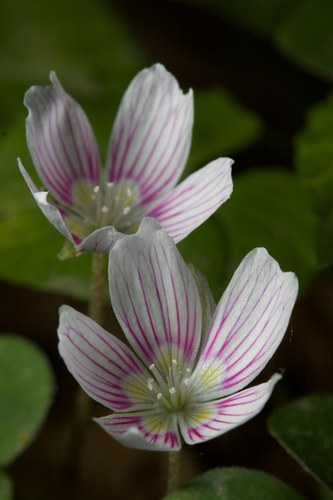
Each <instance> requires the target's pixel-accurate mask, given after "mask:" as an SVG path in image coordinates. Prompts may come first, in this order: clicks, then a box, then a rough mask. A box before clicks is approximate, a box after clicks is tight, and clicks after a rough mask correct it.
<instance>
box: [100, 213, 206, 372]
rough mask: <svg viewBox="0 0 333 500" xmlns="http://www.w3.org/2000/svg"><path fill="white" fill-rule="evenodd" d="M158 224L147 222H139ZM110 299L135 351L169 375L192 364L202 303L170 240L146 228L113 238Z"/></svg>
mask: <svg viewBox="0 0 333 500" xmlns="http://www.w3.org/2000/svg"><path fill="white" fill-rule="evenodd" d="M154 225H155V226H156V223H154V222H152V221H150V220H149V219H148V220H146V219H145V222H144V224H143V225H142V228H143V230H144V229H145V227H147V226H153V227H154ZM109 284H110V295H111V302H112V305H113V308H114V311H115V314H116V316H117V318H118V321H119V322H120V324H121V326H122V328H123V330H124V332H125V335H126V336H127V338H128V340H129V342H130V343H131V345H132V347H133V349H134V351H135V352H137V353H138V355H139V356H140V357H141V359H143V360H144V362H145V363H146V364H147V365H148V366H149V365H151V364H154V365H155V366H156V368H157V369H158V370H159V371H160V372H163V373H164V374H168V370H169V368H170V367H171V365H172V364H174V363H176V364H177V366H178V369H179V370H180V369H181V368H182V367H183V364H184V363H185V364H186V365H187V366H189V365H192V363H193V361H194V359H195V357H196V354H197V351H198V347H199V344H200V338H201V304H200V299H199V295H198V291H197V287H196V284H195V281H194V279H193V276H192V275H191V273H190V271H189V270H188V268H187V266H186V264H185V262H184V261H183V259H182V257H181V256H180V254H179V252H178V250H177V248H176V246H175V244H174V242H173V240H172V239H171V238H170V237H169V236H167V235H166V234H165V233H164V232H163V231H161V230H159V231H154V232H149V231H147V230H145V231H143V232H142V233H140V231H139V232H138V233H137V235H134V236H130V237H127V238H124V239H122V240H120V241H118V242H117V244H116V245H115V247H114V248H113V250H112V251H111V253H110V264H109Z"/></svg>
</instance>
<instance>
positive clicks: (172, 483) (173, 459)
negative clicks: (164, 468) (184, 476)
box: [167, 451, 181, 494]
mask: <svg viewBox="0 0 333 500" xmlns="http://www.w3.org/2000/svg"><path fill="white" fill-rule="evenodd" d="M180 466H181V452H180V451H170V453H169V470H168V483H167V494H169V493H172V492H173V491H175V490H176V489H177V488H179V486H180Z"/></svg>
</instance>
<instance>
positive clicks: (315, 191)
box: [295, 94, 333, 267]
mask: <svg viewBox="0 0 333 500" xmlns="http://www.w3.org/2000/svg"><path fill="white" fill-rule="evenodd" d="M295 163H296V167H297V174H298V177H299V179H300V182H301V183H302V185H303V186H304V188H305V189H306V190H307V191H308V193H309V195H310V197H311V200H312V202H313V206H314V208H315V210H316V212H317V213H318V215H319V216H320V226H319V228H318V261H319V266H320V267H325V266H329V265H332V264H333V253H332V246H333V197H332V193H333V94H330V95H329V97H328V98H327V99H326V100H325V101H324V102H321V103H319V104H317V105H315V106H314V107H313V108H312V109H311V110H310V112H309V114H308V117H307V120H306V124H305V127H304V129H303V130H302V131H301V132H300V134H299V135H298V137H297V139H296V149H295Z"/></svg>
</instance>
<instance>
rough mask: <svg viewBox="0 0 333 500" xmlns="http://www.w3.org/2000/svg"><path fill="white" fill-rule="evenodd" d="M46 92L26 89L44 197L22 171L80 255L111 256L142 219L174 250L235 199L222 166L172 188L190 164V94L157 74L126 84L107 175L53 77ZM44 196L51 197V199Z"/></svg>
mask: <svg viewBox="0 0 333 500" xmlns="http://www.w3.org/2000/svg"><path fill="white" fill-rule="evenodd" d="M50 79H51V82H52V85H51V86H48V87H39V86H34V87H31V88H30V89H29V90H28V91H27V93H26V95H25V100H24V103H25V105H26V106H27V108H28V109H29V114H28V117H27V121H26V129H27V142H28V147H29V150H30V154H31V156H32V159H33V161H34V164H35V167H36V170H37V172H38V174H39V176H40V178H41V180H42V182H43V183H44V185H45V187H46V189H47V191H40V190H38V189H37V187H36V186H35V184H34V183H33V181H32V180H31V178H30V177H29V175H28V173H27V172H26V170H25V168H24V167H23V165H22V164H21V162H20V161H19V166H20V169H21V172H22V174H23V176H24V178H25V180H26V182H27V184H28V186H29V188H30V190H31V192H32V194H33V196H34V198H35V200H36V202H37V204H38V205H39V207H40V208H41V210H42V211H43V212H44V214H45V216H46V217H47V218H48V220H49V221H50V222H51V224H53V225H54V226H55V227H56V228H57V229H58V230H59V231H60V232H61V233H62V234H63V235H64V236H65V237H66V238H67V239H68V240H69V241H70V242H72V243H73V244H74V245H75V246H76V248H77V250H79V251H80V250H83V251H84V250H86V251H93V252H108V251H109V250H110V249H111V248H112V246H113V245H114V243H115V242H116V241H117V240H118V239H120V238H122V237H123V236H124V234H133V233H135V232H136V231H137V229H138V227H139V225H140V222H141V220H142V218H143V217H144V216H149V217H154V218H156V219H157V220H158V221H159V222H160V224H161V225H162V227H163V228H164V229H165V230H166V231H167V232H168V234H169V235H170V236H171V237H172V238H173V239H174V240H175V241H176V242H178V241H180V240H181V239H183V238H184V237H185V236H186V235H187V234H189V233H190V232H191V231H192V230H193V229H195V228H196V227H197V226H199V225H200V224H201V223H202V222H204V221H205V220H206V219H207V218H208V217H209V216H210V215H211V214H212V213H213V212H214V211H215V210H216V209H217V208H218V207H219V206H220V205H221V204H222V203H223V202H224V201H226V200H227V199H228V198H229V196H230V194H231V191H232V181H231V165H232V160H230V159H229V158H219V159H217V160H215V161H212V162H211V163H209V164H208V165H207V166H206V167H204V168H202V169H200V170H198V171H197V172H195V173H194V174H192V175H190V176H189V177H188V178H187V179H186V180H185V181H183V182H182V183H180V184H179V185H178V186H177V187H175V185H176V183H177V182H178V180H179V178H180V176H181V175H182V172H183V170H184V166H185V163H186V160H187V158H188V154H189V149H190V144H191V136H192V126H193V95H192V91H191V90H190V91H189V92H188V94H186V95H185V94H183V92H182V91H181V90H180V88H179V85H178V83H177V81H176V79H175V78H174V77H173V76H172V75H171V74H170V73H169V72H168V71H167V70H166V69H165V68H164V67H163V66H162V65H161V64H156V65H154V66H152V67H151V68H149V69H145V70H143V71H141V72H140V73H139V74H138V75H137V76H136V77H135V78H134V80H133V81H132V82H131V84H130V85H129V87H128V89H127V91H126V93H125V95H124V97H123V100H122V102H121V105H120V108H119V111H118V114H117V117H116V120H115V123H114V127H113V130H112V134H111V138H110V143H109V148H108V154H107V161H106V169H105V170H102V169H101V167H100V159H99V152H98V147H97V143H96V139H95V136H94V133H93V131H92V128H91V126H90V123H89V121H88V119H87V117H86V115H85V113H84V111H83V110H82V108H81V107H80V106H79V104H77V103H76V102H75V101H74V99H73V98H72V97H70V96H69V95H68V94H67V93H66V92H65V91H64V89H63V87H62V86H61V84H60V83H59V81H58V79H57V77H56V75H55V73H54V72H52V73H51V74H50ZM48 194H50V197H49V196H48Z"/></svg>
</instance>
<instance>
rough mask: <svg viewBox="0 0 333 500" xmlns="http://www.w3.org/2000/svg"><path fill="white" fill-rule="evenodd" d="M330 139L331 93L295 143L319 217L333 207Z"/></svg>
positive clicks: (302, 174) (332, 119)
mask: <svg viewBox="0 0 333 500" xmlns="http://www.w3.org/2000/svg"><path fill="white" fill-rule="evenodd" d="M332 5H333V4H332ZM332 137H333V94H331V95H330V96H329V97H328V98H327V99H326V100H325V101H324V102H321V103H319V104H317V105H315V106H314V107H313V108H312V109H311V110H310V112H309V114H308V116H307V120H306V124H305V127H304V129H303V130H302V132H301V133H300V134H299V135H298V137H297V140H296V158H295V161H296V167H297V172H298V176H299V178H300V180H301V182H302V183H303V185H304V186H305V187H306V189H308V191H309V193H310V194H311V197H312V199H313V202H314V205H315V207H316V209H317V210H318V212H319V213H321V214H322V215H324V214H325V213H326V212H327V210H328V209H330V208H331V207H333V198H332V192H333V167H332V166H333V141H332Z"/></svg>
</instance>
